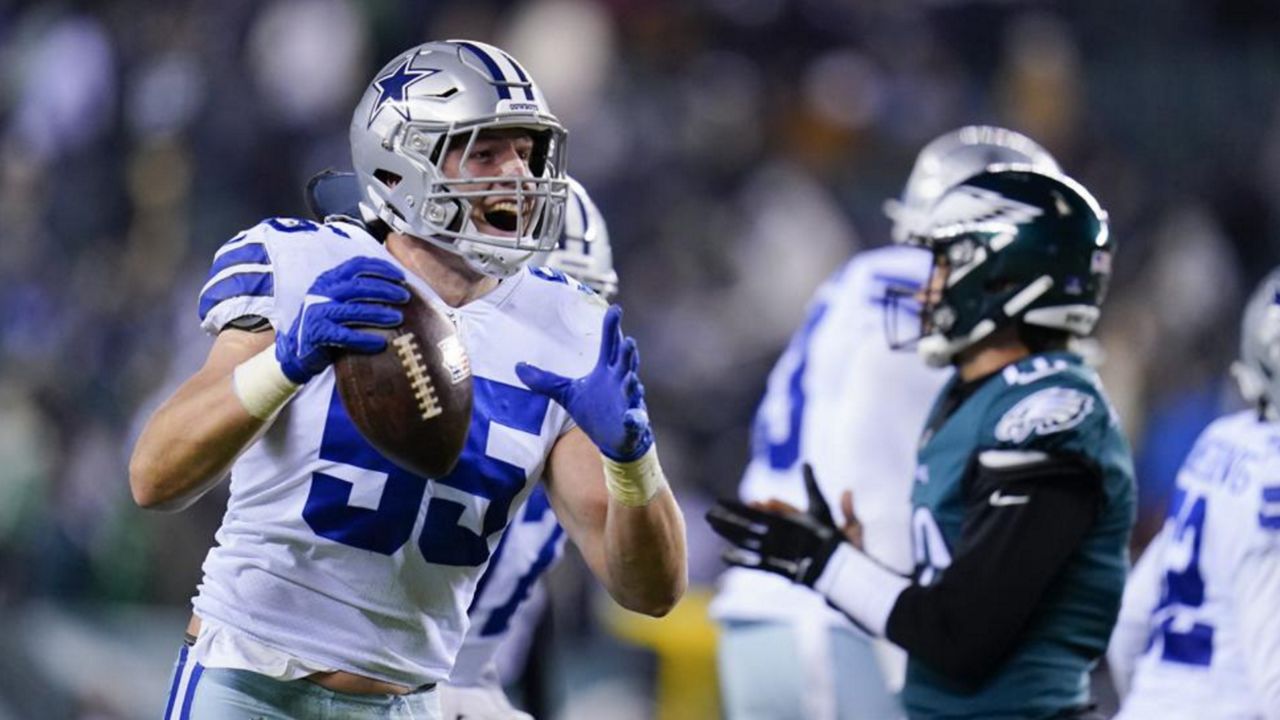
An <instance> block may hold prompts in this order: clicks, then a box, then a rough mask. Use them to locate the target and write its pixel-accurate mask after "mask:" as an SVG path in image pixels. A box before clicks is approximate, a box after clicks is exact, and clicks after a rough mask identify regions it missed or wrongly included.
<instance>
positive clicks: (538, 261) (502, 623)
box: [440, 178, 618, 720]
mask: <svg viewBox="0 0 1280 720" xmlns="http://www.w3.org/2000/svg"><path fill="white" fill-rule="evenodd" d="M568 181H569V200H568V208H567V209H566V212H565V223H564V233H563V234H562V235H561V237H560V241H559V242H558V243H557V244H556V247H555V249H553V250H551V251H549V252H546V253H540V254H538V255H535V256H534V258H533V259H532V260H530V261H529V264H530V266H531V267H530V271H531V272H533V273H535V274H543V275H547V276H548V277H552V278H556V277H557V276H558V277H559V278H561V279H562V278H566V277H567V278H568V279H570V280H571V281H572V280H577V281H580V282H582V283H583V284H584V285H586V286H587V287H589V288H591V289H592V290H593V291H594V292H596V293H597V294H599V295H600V297H602V298H604V299H605V300H612V299H613V297H614V296H615V295H616V294H617V292H618V273H617V271H615V270H614V268H613V252H612V248H611V246H610V243H609V228H608V226H607V225H606V224H605V220H604V216H603V215H602V214H601V213H600V210H599V209H598V208H597V207H596V205H595V203H594V202H592V200H591V198H590V196H588V195H587V191H586V189H585V188H583V187H582V185H581V183H579V182H578V181H576V180H574V179H573V178H568ZM564 543H565V535H564V529H563V528H562V527H561V526H560V523H559V522H558V521H557V520H556V516H555V513H554V512H552V509H551V507H550V505H549V504H548V502H547V497H546V493H545V492H544V491H543V490H542V487H541V486H538V487H536V488H534V490H533V493H532V494H531V495H530V496H529V499H528V500H527V501H525V504H524V505H523V506H522V507H521V508H520V509H519V510H517V511H516V513H515V515H514V516H513V517H512V520H511V525H510V527H508V528H507V532H506V534H505V535H503V538H502V542H501V544H500V545H499V546H498V549H497V550H495V551H494V555H493V559H492V560H491V561H490V563H489V567H488V569H487V570H485V573H484V575H483V576H482V577H481V578H480V584H479V586H478V588H477V590H476V596H475V599H474V600H473V601H472V603H471V607H470V609H469V610H468V612H469V614H470V616H471V627H470V628H469V629H468V630H467V635H466V637H465V638H463V641H462V648H461V649H460V650H459V651H458V659H457V662H456V663H455V664H454V666H453V672H452V673H451V674H450V675H449V682H447V683H445V684H443V685H441V686H440V704H441V706H442V707H443V709H444V717H445V720H463V719H464V718H465V720H533V718H532V716H531V715H529V714H527V713H524V712H521V711H519V710H517V709H515V708H514V707H512V705H511V702H510V700H509V699H508V698H507V695H506V693H505V692H504V691H503V689H502V684H503V677H502V675H501V674H500V672H499V666H498V656H499V654H500V653H503V654H506V655H507V656H508V657H523V656H524V655H525V653H526V652H527V650H528V644H529V642H530V641H531V640H532V636H533V631H534V626H536V625H537V623H538V621H539V619H540V618H541V616H542V611H543V608H544V607H545V605H546V594H545V590H544V588H543V587H542V585H541V583H539V582H538V581H539V580H540V579H541V578H542V577H544V576H545V575H546V573H547V572H548V571H549V570H550V569H551V568H552V567H554V566H555V564H556V563H557V562H559V560H560V558H561V557H562V556H563V551H564Z"/></svg>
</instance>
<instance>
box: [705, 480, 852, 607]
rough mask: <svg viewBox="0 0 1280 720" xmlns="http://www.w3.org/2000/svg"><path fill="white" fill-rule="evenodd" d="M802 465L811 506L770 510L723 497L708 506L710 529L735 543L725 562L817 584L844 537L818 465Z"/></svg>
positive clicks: (799, 581)
mask: <svg viewBox="0 0 1280 720" xmlns="http://www.w3.org/2000/svg"><path fill="white" fill-rule="evenodd" d="M803 470H804V489H805V492H806V493H807V494H808V495H809V510H808V512H798V511H793V512H771V511H768V510H760V509H758V508H754V507H751V506H749V505H745V504H743V503H741V502H738V501H737V500H719V501H717V502H716V504H715V505H713V506H712V508H711V509H710V510H708V511H707V522H708V523H710V524H711V529H712V530H715V531H716V533H717V534H718V535H720V536H721V537H723V538H724V539H726V540H728V541H729V542H731V543H733V545H734V547H733V548H730V549H729V550H726V551H725V553H724V555H723V556H722V557H723V558H724V561H725V562H727V563H729V564H730V565H737V566H738V567H745V568H753V569H757V570H767V571H769V572H772V573H777V574H779V575H781V576H783V577H785V578H787V579H788V580H791V581H792V582H798V583H803V584H805V585H808V586H809V587H813V584H814V583H815V582H817V581H818V578H819V577H820V576H821V575H822V571H823V569H824V568H826V566H827V561H828V560H829V559H830V558H831V554H832V553H834V552H835V551H836V548H837V547H839V545H840V543H842V542H844V540H845V537H844V534H843V533H841V532H840V529H839V528H837V527H836V523H835V521H834V520H833V519H832V518H831V508H830V507H829V506H828V505H827V501H826V500H825V499H824V498H823V497H822V493H821V492H820V491H819V490H818V483H817V481H816V480H815V479H814V477H813V468H812V467H810V466H809V464H808V463H805V464H804V468H803Z"/></svg>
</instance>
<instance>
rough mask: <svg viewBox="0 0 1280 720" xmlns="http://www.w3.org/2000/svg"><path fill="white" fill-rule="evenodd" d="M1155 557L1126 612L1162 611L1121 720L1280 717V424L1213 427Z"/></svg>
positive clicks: (1242, 420)
mask: <svg viewBox="0 0 1280 720" xmlns="http://www.w3.org/2000/svg"><path fill="white" fill-rule="evenodd" d="M1148 553H1154V554H1153V555H1150V556H1147V555H1144V557H1143V560H1142V562H1141V563H1140V564H1141V565H1142V566H1143V567H1144V568H1147V569H1152V568H1154V570H1153V571H1152V572H1145V573H1139V574H1135V575H1134V576H1133V577H1132V578H1131V579H1130V583H1131V584H1133V583H1141V584H1143V585H1144V587H1132V586H1131V587H1130V588H1127V589H1126V592H1125V604H1126V605H1133V604H1145V605H1147V606H1149V607H1154V609H1153V610H1152V612H1151V613H1150V616H1149V617H1150V619H1149V621H1148V623H1147V626H1148V630H1149V633H1150V635H1149V640H1148V642H1147V643H1146V647H1145V651H1144V652H1143V653H1142V655H1141V657H1140V658H1138V660H1137V663H1136V667H1135V670H1134V674H1133V678H1132V683H1131V690H1130V692H1129V695H1128V697H1127V698H1125V703H1124V706H1123V708H1122V710H1121V712H1120V714H1119V715H1117V718H1125V719H1126V720H1137V719H1139V718H1171V719H1174V718H1195V719H1196V720H1214V719H1221V720H1226V719H1227V718H1231V719H1233V720H1234V719H1237V718H1238V719H1240V720H1244V719H1246V718H1247V719H1253V718H1280V613H1277V608H1280V423H1274V422H1265V421H1260V420H1259V419H1258V415H1257V412H1255V411H1252V410H1250V411H1245V412H1240V413H1236V414H1234V415H1229V416H1227V417H1224V418H1221V419H1219V420H1217V421H1215V422H1214V423H1213V424H1212V425H1210V426H1209V427H1208V428H1207V429H1206V430H1205V431H1204V433H1202V434H1201V436H1200V438H1199V439H1198V440H1197V441H1196V444H1195V447H1194V448H1192V450H1191V453H1190V455H1188V456H1187V460H1186V462H1185V463H1184V464H1183V466H1182V469H1181V470H1180V471H1179V473H1178V480H1177V488H1176V491H1175V494H1174V497H1173V501H1172V503H1171V504H1170V508H1169V516H1168V519H1167V520H1166V521H1165V525H1164V528H1163V530H1161V532H1160V534H1159V535H1158V536H1157V538H1156V540H1155V541H1154V542H1153V543H1152V545H1151V548H1150V549H1149V550H1148ZM1151 563H1153V564H1151ZM1149 564H1150V565H1149ZM1147 586H1149V587H1147ZM1143 598H1148V599H1146V600H1144V599H1143ZM1153 601H1154V602H1153Z"/></svg>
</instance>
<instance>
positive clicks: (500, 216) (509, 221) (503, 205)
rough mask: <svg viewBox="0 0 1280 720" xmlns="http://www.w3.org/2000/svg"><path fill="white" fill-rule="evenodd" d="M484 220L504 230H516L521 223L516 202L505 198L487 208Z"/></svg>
mask: <svg viewBox="0 0 1280 720" xmlns="http://www.w3.org/2000/svg"><path fill="white" fill-rule="evenodd" d="M484 221H485V222H486V223H489V224H490V225H492V226H493V227H494V228H496V229H498V230H501V231H503V232H515V231H516V229H517V227H518V226H519V224H520V214H519V212H518V209H517V206H516V204H515V202H513V201H509V200H504V201H502V202H497V203H494V204H493V205H491V206H490V207H489V208H488V209H487V210H485V212H484Z"/></svg>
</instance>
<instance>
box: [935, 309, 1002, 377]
mask: <svg viewBox="0 0 1280 720" xmlns="http://www.w3.org/2000/svg"><path fill="white" fill-rule="evenodd" d="M995 329H996V324H995V321H993V320H991V319H990V318H987V319H986V320H983V321H981V322H979V323H978V324H977V325H975V326H973V330H970V331H969V334H968V335H966V336H965V337H962V338H956V339H955V340H949V339H948V338H947V336H945V335H943V334H941V333H933V334H930V335H926V336H924V337H922V338H920V341H919V342H918V343H916V353H917V354H918V355H919V356H920V359H921V360H924V362H925V364H926V365H928V366H929V367H933V368H944V367H947V366H948V365H950V364H951V362H952V359H954V358H955V356H956V355H958V354H959V353H961V352H963V351H964V350H967V349H968V348H970V347H971V346H973V344H974V343H976V342H978V341H979V340H982V339H983V338H985V337H987V336H988V335H990V334H991V333H993V332H995Z"/></svg>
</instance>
